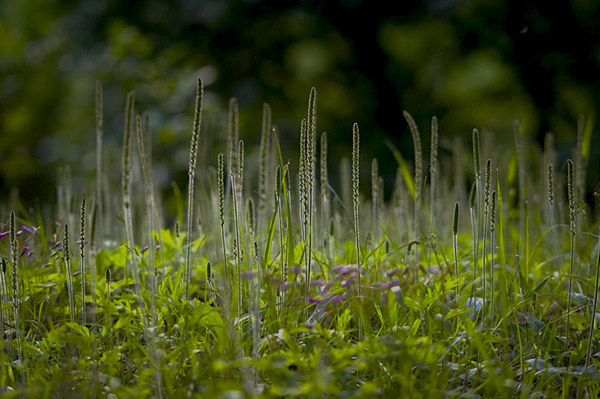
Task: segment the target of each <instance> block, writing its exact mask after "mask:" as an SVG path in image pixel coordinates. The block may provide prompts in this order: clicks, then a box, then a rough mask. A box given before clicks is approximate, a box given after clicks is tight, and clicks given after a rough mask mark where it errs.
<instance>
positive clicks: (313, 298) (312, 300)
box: [306, 296, 323, 303]
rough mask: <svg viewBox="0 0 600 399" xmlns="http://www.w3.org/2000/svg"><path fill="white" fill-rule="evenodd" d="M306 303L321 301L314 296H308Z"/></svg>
mask: <svg viewBox="0 0 600 399" xmlns="http://www.w3.org/2000/svg"><path fill="white" fill-rule="evenodd" d="M306 300H307V301H308V303H321V302H323V300H322V299H317V298H315V297H312V296H309V297H308V298H307V299H306Z"/></svg>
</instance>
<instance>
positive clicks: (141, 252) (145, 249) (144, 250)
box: [140, 246, 148, 254]
mask: <svg viewBox="0 0 600 399" xmlns="http://www.w3.org/2000/svg"><path fill="white" fill-rule="evenodd" d="M147 250H148V247H147V246H146V247H144V248H142V250H141V251H140V254H143V253H144V252H146V251H147Z"/></svg>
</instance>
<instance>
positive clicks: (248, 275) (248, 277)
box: [242, 271, 258, 280]
mask: <svg viewBox="0 0 600 399" xmlns="http://www.w3.org/2000/svg"><path fill="white" fill-rule="evenodd" d="M257 276H258V272H256V271H249V272H243V273H242V278H243V279H244V280H251V279H253V278H255V277H257Z"/></svg>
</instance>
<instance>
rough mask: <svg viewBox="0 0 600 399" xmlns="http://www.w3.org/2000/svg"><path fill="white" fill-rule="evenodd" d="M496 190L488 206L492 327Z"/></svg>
mask: <svg viewBox="0 0 600 399" xmlns="http://www.w3.org/2000/svg"><path fill="white" fill-rule="evenodd" d="M496 195H497V194H496V190H494V191H493V192H492V201H491V204H490V257H491V261H490V281H491V287H490V296H491V307H492V308H491V311H490V318H491V323H492V326H493V324H494V306H495V305H494V292H495V290H494V252H495V251H494V246H495V244H494V238H495V233H496V201H497V197H496Z"/></svg>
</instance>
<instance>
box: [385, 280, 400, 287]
mask: <svg viewBox="0 0 600 399" xmlns="http://www.w3.org/2000/svg"><path fill="white" fill-rule="evenodd" d="M399 285H400V280H398V279H397V278H395V279H393V280H392V281H390V282H389V283H387V284H386V288H392V287H397V286H399Z"/></svg>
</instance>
